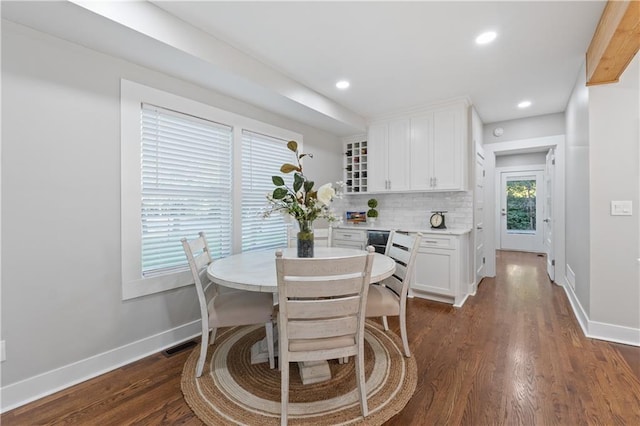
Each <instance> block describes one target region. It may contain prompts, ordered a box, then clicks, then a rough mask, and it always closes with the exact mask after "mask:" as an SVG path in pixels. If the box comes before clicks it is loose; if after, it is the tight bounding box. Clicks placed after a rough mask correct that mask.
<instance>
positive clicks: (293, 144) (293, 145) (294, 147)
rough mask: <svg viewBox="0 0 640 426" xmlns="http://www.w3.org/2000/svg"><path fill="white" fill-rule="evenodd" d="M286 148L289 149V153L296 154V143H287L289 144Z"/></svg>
mask: <svg viewBox="0 0 640 426" xmlns="http://www.w3.org/2000/svg"><path fill="white" fill-rule="evenodd" d="M287 148H289V150H290V151H293V152H296V151H297V150H298V142H296V141H289V143H287Z"/></svg>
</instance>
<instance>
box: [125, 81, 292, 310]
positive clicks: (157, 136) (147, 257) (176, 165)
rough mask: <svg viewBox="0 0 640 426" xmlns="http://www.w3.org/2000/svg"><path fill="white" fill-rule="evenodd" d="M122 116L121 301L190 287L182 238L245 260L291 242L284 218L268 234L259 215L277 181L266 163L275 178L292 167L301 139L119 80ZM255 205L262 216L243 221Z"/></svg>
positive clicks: (268, 228) (270, 225) (268, 227)
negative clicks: (202, 236) (294, 144)
mask: <svg viewBox="0 0 640 426" xmlns="http://www.w3.org/2000/svg"><path fill="white" fill-rule="evenodd" d="M120 109H121V111H120V128H121V158H120V163H121V185H120V192H121V213H120V214H121V216H120V217H121V233H120V238H121V244H122V246H121V264H122V298H123V299H124V300H126V299H132V298H135V297H140V296H144V295H148V294H153V293H158V292H162V291H166V290H171V289H175V288H178V287H182V286H187V285H190V284H193V277H192V276H191V273H190V272H189V270H188V269H187V267H186V258H185V256H184V252H183V250H182V245H181V244H180V239H181V238H183V237H186V238H195V237H196V236H197V235H198V232H199V231H201V230H203V231H204V232H206V234H207V239H208V241H209V246H210V248H211V251H212V255H213V257H216V258H217V257H223V256H228V255H230V254H232V253H237V252H240V251H241V250H243V249H244V248H245V242H246V244H247V246H246V247H247V249H255V248H258V247H265V248H266V247H274V246H273V245H272V244H276V243H275V242H274V241H279V242H278V245H279V246H283V245H285V244H286V233H285V231H284V230H285V228H284V223H283V221H282V218H275V219H274V221H273V223H272V222H267V223H268V224H267V225H266V226H264V225H265V224H264V223H262V216H261V215H260V214H259V213H258V212H257V210H258V209H260V210H261V209H262V208H263V207H266V200H265V195H266V194H267V192H268V191H269V190H272V189H273V184H272V182H271V175H272V174H274V173H275V172H273V173H272V170H269V171H267V170H266V169H265V170H263V168H264V167H265V166H264V163H262V162H263V161H264V160H265V159H267V160H269V161H271V162H272V163H276V162H277V168H276V169H275V170H276V171H277V170H279V168H280V165H281V164H282V163H283V162H284V161H292V159H293V157H294V156H293V154H292V153H291V152H290V151H285V150H286V143H285V142H284V141H289V140H297V141H298V142H299V143H302V136H301V135H300V134H297V133H294V132H290V131H288V130H285V129H281V128H279V127H275V126H271V125H269V124H265V123H262V122H259V121H256V120H252V119H250V118H247V117H243V116H241V115H238V114H234V113H231V112H228V111H224V110H221V109H218V108H215V107H212V106H211V105H207V104H203V103H200V102H196V101H193V100H191V99H187V98H184V97H181V96H177V95H174V94H171V93H167V92H164V91H162V90H158V89H153V88H151V87H148V86H144V85H142V84H138V83H134V82H131V81H127V80H121V82H120ZM264 135H269V136H264ZM245 137H246V138H249V139H248V141H249V142H247V143H250V146H251V149H249V150H248V151H246V152H245V150H244V144H243V139H244V138H245ZM263 144H265V145H264V146H263ZM280 144H281V145H280ZM276 145H277V146H281V147H282V150H283V152H286V153H287V154H288V155H289V157H288V158H287V159H286V160H283V157H278V156H277V155H276V154H275V152H277V149H276V148H275V146H276ZM269 147H270V148H269ZM269 149H272V150H273V153H272V152H271V151H270V150H269ZM243 156H244V157H243ZM243 167H250V170H249V171H247V170H246V169H243ZM260 173H265V174H264V175H261V174H260ZM245 175H246V178H245ZM246 179H251V182H248V181H247V180H246ZM245 185H246V188H247V189H246V190H247V194H246V196H245V195H243V188H244V187H245ZM245 203H246V204H245ZM252 203H253V206H252V207H251V208H252V209H253V212H255V213H252V214H251V215H249V216H246V218H244V217H243V211H244V210H245V206H249V205H251V204H252ZM246 210H247V211H248V210H249V208H248V207H247V208H246ZM249 219H254V226H250V225H249V222H250V220H249ZM258 221H260V222H261V225H263V226H261V227H260V228H257V227H256V226H255V225H256V224H258ZM278 221H279V223H278ZM245 225H246V228H244V227H245ZM278 234H279V235H281V237H279V236H277V235H278ZM251 235H253V236H251ZM243 236H244V238H243ZM278 238H280V239H279V240H278Z"/></svg>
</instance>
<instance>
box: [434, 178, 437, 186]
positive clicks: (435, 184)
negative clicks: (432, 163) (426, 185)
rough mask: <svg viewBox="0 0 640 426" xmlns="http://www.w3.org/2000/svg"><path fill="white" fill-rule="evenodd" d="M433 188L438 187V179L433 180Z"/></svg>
mask: <svg viewBox="0 0 640 426" xmlns="http://www.w3.org/2000/svg"><path fill="white" fill-rule="evenodd" d="M433 186H438V178H437V177H434V178H433Z"/></svg>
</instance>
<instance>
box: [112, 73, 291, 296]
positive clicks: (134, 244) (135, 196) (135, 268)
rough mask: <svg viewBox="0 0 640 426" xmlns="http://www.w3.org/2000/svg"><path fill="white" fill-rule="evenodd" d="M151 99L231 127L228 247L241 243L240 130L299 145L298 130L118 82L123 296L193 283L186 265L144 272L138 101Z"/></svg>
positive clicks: (156, 102) (233, 248)
mask: <svg viewBox="0 0 640 426" xmlns="http://www.w3.org/2000/svg"><path fill="white" fill-rule="evenodd" d="M142 103H150V104H154V105H158V106H161V107H163V108H167V109H172V110H175V111H179V112H183V113H186V114H191V115H194V116H197V117H202V118H206V119H209V120H212V121H216V122H218V123H223V124H227V125H230V126H232V127H233V158H232V162H233V177H232V179H233V187H234V191H233V194H234V195H233V201H232V203H233V225H232V226H233V229H232V252H233V253H237V252H239V251H240V248H241V246H242V241H241V237H242V236H241V232H242V223H241V221H240V220H239V218H240V213H241V208H242V184H241V182H242V181H241V178H242V168H241V165H242V163H241V162H242V156H241V152H242V130H243V129H246V130H250V131H253V132H258V133H264V134H267V135H270V136H273V137H278V138H282V139H286V140H296V141H298V143H299V144H300V146H302V135H300V134H299V133H295V132H292V131H289V130H286V129H282V128H279V127H276V126H272V125H270V124H266V123H262V122H260V121H257V120H254V119H251V118H247V117H243V116H241V115H238V114H234V113H231V112H228V111H224V110H221V109H219V108H215V107H212V106H210V105H207V104H203V103H200V102H197V101H194V100H191V99H188V98H184V97H182V96H178V95H174V94H171V93H167V92H164V91H162V90H158V89H154V88H151V87H148V86H145V85H142V84H139V83H134V82H132V81H128V80H125V79H121V82H120V123H121V127H120V132H121V135H120V136H121V149H120V164H121V210H120V220H121V262H122V299H123V300H128V299H133V298H136V297H141V296H145V295H149V294H154V293H159V292H162V291H168V290H172V289H175V288H179V287H183V286H187V285H190V284H193V278H192V276H191V273H190V272H189V271H188V270H186V269H185V270H184V271H178V272H171V273H167V274H165V275H156V276H151V277H143V275H142V262H141V251H142V246H141V238H140V235H142V226H141V217H140V199H141V168H140V160H141V152H140V105H141V104H142Z"/></svg>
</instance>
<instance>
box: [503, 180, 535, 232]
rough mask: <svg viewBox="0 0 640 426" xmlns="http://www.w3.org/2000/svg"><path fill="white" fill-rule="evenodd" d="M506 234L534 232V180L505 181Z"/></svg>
mask: <svg viewBox="0 0 640 426" xmlns="http://www.w3.org/2000/svg"><path fill="white" fill-rule="evenodd" d="M507 232H509V233H514V234H516V233H522V234H529V233H531V234H534V233H535V232H536V180H535V179H520V180H509V181H507Z"/></svg>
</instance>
